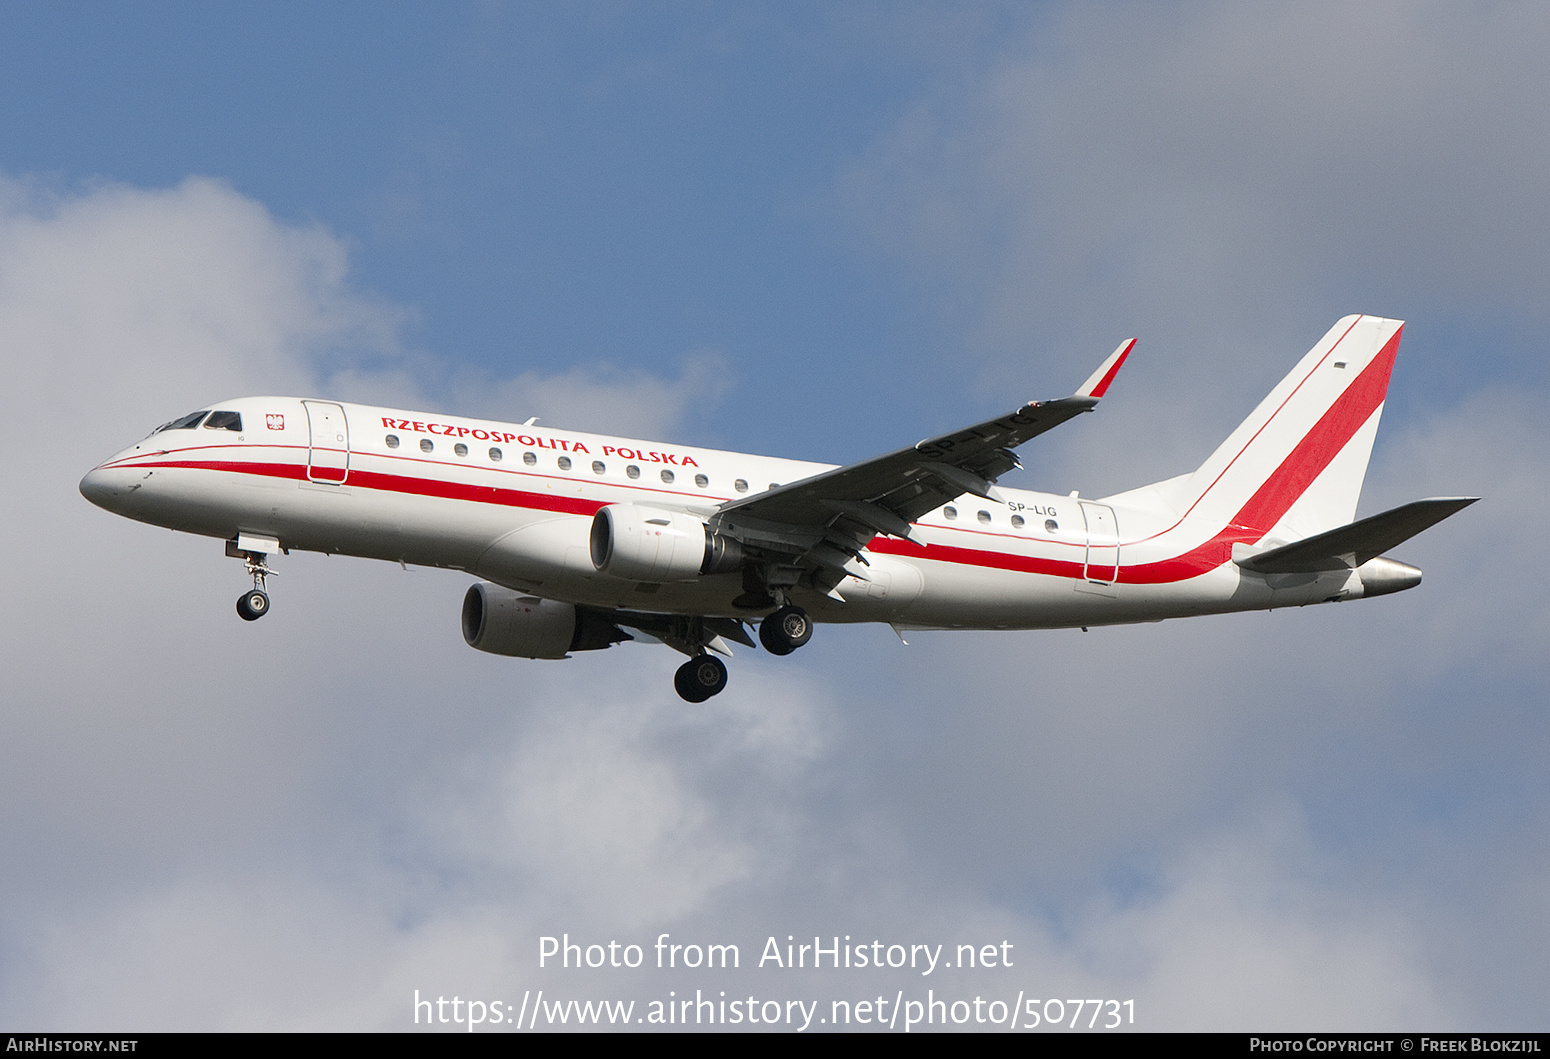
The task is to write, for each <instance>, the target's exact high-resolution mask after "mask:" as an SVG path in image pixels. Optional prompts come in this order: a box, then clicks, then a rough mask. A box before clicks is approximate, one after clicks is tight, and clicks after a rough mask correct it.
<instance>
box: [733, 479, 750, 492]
mask: <svg viewBox="0 0 1550 1059" xmlns="http://www.w3.org/2000/svg"><path fill="white" fill-rule="evenodd" d="M732 488H733V489H736V490H737V491H738V492H739V493H746V492H748V483H747V482H746V481H744V480H743V479H741V478H739V479H738V480H737V481H735V482H733V483H732Z"/></svg>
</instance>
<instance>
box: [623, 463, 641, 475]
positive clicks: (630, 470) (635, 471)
mask: <svg viewBox="0 0 1550 1059" xmlns="http://www.w3.org/2000/svg"><path fill="white" fill-rule="evenodd" d="M624 473H625V474H626V475H628V476H629V477H631V478H639V477H640V468H639V467H637V466H635V465H634V464H633V463H632V464H630V465H629V466H628V467H626V468H625V469H624Z"/></svg>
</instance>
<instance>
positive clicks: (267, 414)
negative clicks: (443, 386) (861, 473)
mask: <svg viewBox="0 0 1550 1059" xmlns="http://www.w3.org/2000/svg"><path fill="white" fill-rule="evenodd" d="M211 407H213V408H215V409H220V410H228V411H232V412H236V413H239V414H240V417H241V418H240V423H241V429H240V430H234V429H219V428H216V429H212V428H211V427H209V426H200V427H195V428H193V429H187V428H184V429H164V430H162V431H160V432H158V433H155V434H153V435H151V436H150V437H148V438H146V439H145V440H144V441H142V442H140V443H139V444H137V445H135V446H133V447H132V448H130V449H127V450H125V451H124V452H121V453H119V454H118V455H116V456H114V457H113V458H112V459H110V460H108V461H107V462H106V463H104V464H103V465H102V466H101V467H99V468H97V469H96V470H94V471H92V472H91V473H90V474H89V475H88V476H87V478H86V480H85V481H84V482H83V483H82V492H83V493H85V494H86V495H87V496H88V497H89V498H90V499H91V500H92V501H93V502H95V503H97V504H99V505H100V506H103V507H105V508H108V509H109V510H112V511H114V512H116V513H119V514H122V515H125V516H128V517H131V518H135V519H138V520H140V521H143V522H149V523H153V524H155V525H160V526H167V527H171V528H173V529H177V530H184V531H187V532H190V533H197V534H203V535H206V536H211V537H219V538H224V539H228V540H234V539H237V538H239V537H240V536H244V535H245V536H249V537H258V538H266V539H273V540H277V541H278V542H279V544H280V546H281V547H283V548H284V549H286V550H289V549H293V548H295V549H302V550H307V551H320V552H328V553H334V554H343V555H356V556H362V557H366V558H374V559H386V560H390V561H395V562H404V563H412V564H416V565H422V566H433V567H441V568H446V569H453V570H463V571H466V572H468V573H470V574H472V575H474V576H477V577H480V578H485V579H487V580H490V581H493V582H496V583H498V584H501V585H505V586H507V587H509V588H514V589H518V590H520V591H524V592H530V593H532V594H534V595H537V596H541V597H543V598H547V599H553V600H559V601H564V602H569V603H574V604H582V605H590V606H597V607H606V608H620V609H625V610H630V611H645V612H651V613H665V614H693V615H719V616H728V617H736V618H747V617H750V616H757V614H754V615H750V614H749V613H748V612H746V611H740V610H739V609H738V608H737V607H735V606H734V605H733V599H734V598H735V597H736V596H738V594H739V593H740V592H741V591H742V587H743V586H742V583H741V581H740V578H739V577H738V575H736V574H722V575H716V576H702V577H698V578H696V579H694V580H686V581H682V582H670V583H649V582H636V581H628V580H622V579H620V578H616V577H612V576H609V575H607V574H603V573H600V572H598V570H597V569H595V568H594V565H593V562H592V558H591V555H590V553H589V549H588V535H589V532H590V529H591V526H592V520H593V515H594V514H595V513H596V512H597V511H598V509H599V508H601V507H602V506H604V505H607V504H634V505H641V506H645V507H649V508H656V509H661V510H666V511H675V512H687V513H690V514H694V515H698V516H700V517H703V518H709V517H711V516H712V515H714V514H715V512H716V510H717V508H718V506H719V505H722V504H723V503H726V502H728V501H734V500H737V499H740V498H743V497H748V496H752V495H754V494H757V493H759V492H760V491H762V490H766V489H769V488H771V487H772V486H773V485H784V484H788V483H791V482H793V481H797V480H799V479H803V478H807V477H809V476H812V475H814V474H818V473H820V472H823V471H826V470H829V469H830V468H829V465H826V464H815V463H805V462H800V461H795V460H784V459H776V458H772V457H767V456H753V455H745V454H741V453H734V452H720V451H715V450H710V449H699V448H690V447H687V446H678V445H667V444H662V443H658V442H648V441H637V440H633V439H629V438H619V437H612V436H609V435H602V434H583V433H579V432H576V431H567V430H559V429H551V428H549V427H544V426H534V425H521V426H517V425H511V424H503V423H492V422H487V421H484V420H477V419H467V418H461V417H457V416H444V415H427V414H425V413H420V412H405V411H399V410H395V409H387V408H374V407H368V406H364V405H356V404H342V403H338V402H331V401H313V400H305V401H304V400H301V399H297V398H288V397H249V398H241V399H238V400H234V401H228V402H224V403H221V404H217V405H214V406H211ZM1374 428H1375V427H1374ZM1167 494H1168V483H1163V484H1162V485H1161V486H1157V487H1152V488H1151V489H1150V490H1146V491H1140V490H1138V491H1137V492H1136V493H1134V494H1120V495H1117V496H1114V497H1109V498H1105V499H1102V500H1087V499H1079V498H1077V497H1075V496H1055V495H1051V494H1047V493H1036V492H1029V491H1024V490H1018V489H1006V488H1004V489H1002V490H1001V495H1002V496H1003V497H1004V499H1005V501H1006V502H1005V503H997V502H994V501H990V500H983V499H980V498H977V497H975V496H972V495H969V494H965V495H963V496H961V497H960V498H959V499H958V500H957V501H955V502H954V503H952V504H949V505H946V506H945V507H939V508H937V509H936V510H934V511H931V512H930V513H928V514H927V515H925V516H923V517H922V518H920V519H918V520H917V521H916V522H915V523H914V525H913V527H912V531H911V537H912V538H913V539H912V540H902V539H895V538H891V537H883V536H879V537H877V538H875V539H874V540H873V541H872V542H871V544H870V546H869V547H868V548H867V549H866V550H865V551H864V552H863V554H862V558H863V559H864V560H865V563H863V562H860V561H855V560H853V561H852V562H851V563H850V564H849V566H847V567H846V569H847V570H848V571H852V572H853V574H854V575H857V576H849V577H846V578H845V579H844V580H842V581H841V582H840V583H839V584H838V585H837V586H836V587H835V590H834V591H833V592H832V593H828V594H825V593H822V592H820V591H816V590H812V589H809V590H805V591H804V590H802V589H800V588H798V589H795V590H793V593H792V595H793V598H794V600H795V601H796V602H799V603H800V604H801V606H803V607H804V608H806V610H807V611H808V612H809V613H810V614H811V615H812V617H813V618H814V619H815V620H817V621H824V622H855V621H886V622H891V623H893V624H895V625H898V626H901V627H905V626H907V627H938V628H1054V627H1064V626H1086V625H1101V624H1110V623H1119V622H1137V621H1154V620H1159V619H1163V618H1168V617H1176V616H1183V615H1190V614H1203V613H1211V612H1220V611H1230V610H1250V609H1263V608H1267V607H1279V606H1296V605H1301V604H1306V603H1314V602H1320V601H1323V600H1328V599H1332V598H1345V597H1346V596H1348V595H1352V594H1360V579H1359V578H1357V577H1355V575H1354V572H1353V571H1337V572H1333V573H1321V574H1317V575H1314V574H1308V575H1295V576H1287V575H1283V576H1281V577H1280V578H1279V579H1278V578H1276V577H1268V578H1267V577H1265V576H1260V575H1253V574H1249V573H1247V572H1245V571H1242V570H1240V569H1239V568H1238V567H1237V566H1236V565H1234V563H1233V562H1232V558H1233V553H1232V549H1233V546H1234V544H1257V543H1259V542H1260V540H1261V538H1263V537H1265V534H1264V532H1263V531H1256V532H1254V533H1252V534H1248V533H1243V532H1238V531H1237V530H1236V529H1235V527H1233V526H1231V525H1229V524H1225V523H1224V522H1222V520H1220V519H1218V520H1208V519H1205V518H1201V517H1197V516H1195V515H1193V514H1191V513H1190V510H1188V509H1186V510H1182V511H1181V510H1179V509H1178V507H1177V506H1175V505H1172V504H1169V503H1168V502H1166V501H1167Z"/></svg>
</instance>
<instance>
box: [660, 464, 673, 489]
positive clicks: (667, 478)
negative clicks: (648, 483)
mask: <svg viewBox="0 0 1550 1059" xmlns="http://www.w3.org/2000/svg"><path fill="white" fill-rule="evenodd" d="M662 481H663V482H664V483H666V484H667V485H672V484H673V472H672V471H670V470H668V469H667V468H666V467H664V468H662Z"/></svg>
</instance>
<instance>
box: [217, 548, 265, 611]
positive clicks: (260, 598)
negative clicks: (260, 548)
mask: <svg viewBox="0 0 1550 1059" xmlns="http://www.w3.org/2000/svg"><path fill="white" fill-rule="evenodd" d="M226 554H227V555H230V556H232V557H233V558H237V559H241V560H242V561H243V563H244V564H245V565H246V566H247V571H248V573H249V574H250V575H251V576H252V578H253V587H252V588H251V589H249V590H248V591H246V592H244V593H242V595H240V596H238V597H237V616H238V617H240V618H241V619H242V620H243V621H257V620H258V619H259V618H262V617H263V616H264V615H265V614H268V613H269V593H268V592H266V591H264V589H265V588H266V587H267V586H266V583H265V582H266V579H267V578H269V577H271V576H273V575H274V571H273V570H271V569H269V561H268V560H269V556H268V555H267V554H265V553H264V552H255V551H251V550H249V549H245V548H241V547H239V546H238V544H237V542H236V541H227V542H226Z"/></svg>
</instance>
